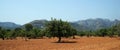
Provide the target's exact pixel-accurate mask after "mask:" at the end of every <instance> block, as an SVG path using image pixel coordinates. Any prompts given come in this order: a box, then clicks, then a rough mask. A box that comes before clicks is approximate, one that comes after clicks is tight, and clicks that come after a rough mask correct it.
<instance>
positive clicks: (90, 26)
mask: <svg viewBox="0 0 120 50" xmlns="http://www.w3.org/2000/svg"><path fill="white" fill-rule="evenodd" d="M47 22H49V21H47V20H34V21H31V22H29V23H31V24H32V25H33V26H34V27H36V28H44V26H45V23H47ZM69 23H70V24H71V25H72V27H74V28H75V29H77V30H78V31H83V30H98V29H102V28H110V27H112V26H114V25H116V24H118V23H120V20H117V19H115V20H113V21H112V20H109V19H101V18H96V19H86V20H79V21H75V22H69ZM21 26H24V25H18V24H15V23H12V22H0V27H3V28H6V29H14V28H17V27H21Z"/></svg>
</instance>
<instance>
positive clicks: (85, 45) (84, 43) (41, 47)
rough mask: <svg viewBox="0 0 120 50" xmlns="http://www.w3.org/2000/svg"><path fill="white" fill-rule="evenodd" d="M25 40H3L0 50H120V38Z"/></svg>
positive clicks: (0, 42)
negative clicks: (60, 40)
mask: <svg viewBox="0 0 120 50" xmlns="http://www.w3.org/2000/svg"><path fill="white" fill-rule="evenodd" d="M57 40H58V39H56V38H52V39H48V38H44V39H30V40H28V41H25V40H23V39H17V40H1V39H0V50H120V38H109V37H89V38H87V37H77V38H76V39H71V38H67V39H66V38H62V40H63V43H56V41H57Z"/></svg>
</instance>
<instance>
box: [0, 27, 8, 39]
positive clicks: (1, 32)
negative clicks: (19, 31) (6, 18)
mask: <svg viewBox="0 0 120 50" xmlns="http://www.w3.org/2000/svg"><path fill="white" fill-rule="evenodd" d="M6 35H7V34H6V30H5V29H1V30H0V38H2V40H5V38H6Z"/></svg>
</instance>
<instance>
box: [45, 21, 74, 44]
mask: <svg viewBox="0 0 120 50" xmlns="http://www.w3.org/2000/svg"><path fill="white" fill-rule="evenodd" d="M46 29H47V31H48V34H49V35H50V36H52V37H57V38H58V39H59V40H58V42H61V37H69V36H73V37H74V35H75V33H76V30H75V29H73V28H72V27H71V25H70V24H69V23H68V22H64V21H62V20H56V19H52V20H51V21H50V22H49V23H47V24H46ZM74 38H75V37H74Z"/></svg>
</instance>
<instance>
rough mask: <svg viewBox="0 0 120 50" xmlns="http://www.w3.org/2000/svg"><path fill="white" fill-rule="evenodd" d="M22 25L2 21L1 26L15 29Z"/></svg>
mask: <svg viewBox="0 0 120 50" xmlns="http://www.w3.org/2000/svg"><path fill="white" fill-rule="evenodd" d="M20 26H21V25H18V24H15V23H12V22H0V27H2V28H5V29H15V28H17V27H20Z"/></svg>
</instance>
